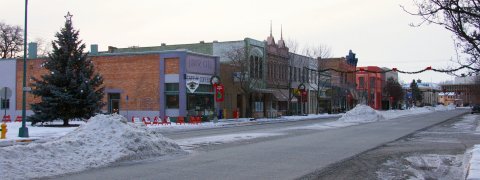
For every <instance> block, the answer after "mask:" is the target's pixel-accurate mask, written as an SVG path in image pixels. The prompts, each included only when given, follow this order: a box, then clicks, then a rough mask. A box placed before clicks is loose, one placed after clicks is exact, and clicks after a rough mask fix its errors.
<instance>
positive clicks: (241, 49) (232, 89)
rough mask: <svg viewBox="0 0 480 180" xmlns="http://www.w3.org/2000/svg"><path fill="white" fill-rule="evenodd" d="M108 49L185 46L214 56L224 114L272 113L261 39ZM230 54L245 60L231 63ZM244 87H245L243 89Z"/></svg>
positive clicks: (128, 49) (263, 47) (166, 48)
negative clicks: (236, 111)
mask: <svg viewBox="0 0 480 180" xmlns="http://www.w3.org/2000/svg"><path fill="white" fill-rule="evenodd" d="M108 49H109V50H108V52H102V53H118V52H136V53H142V52H149V51H165V50H175V49H186V50H188V51H192V52H196V53H201V54H208V55H214V56H218V57H219V61H220V66H221V68H220V71H221V72H220V79H222V82H223V84H224V85H225V100H224V102H222V103H220V108H221V109H222V110H225V111H226V112H227V113H226V114H227V115H231V114H232V113H231V112H233V111H235V110H238V111H239V113H240V117H247V111H250V110H251V111H252V112H251V114H252V117H255V118H260V117H270V116H271V115H274V113H272V93H273V90H270V89H268V88H267V83H266V82H267V78H266V76H267V71H268V69H267V63H266V59H267V54H266V50H265V43H264V42H263V41H258V40H254V39H251V38H245V39H243V40H238V41H225V42H218V41H213V42H204V41H200V42H199V43H192V44H176V45H166V44H163V43H162V44H161V46H152V47H129V48H116V47H109V48H108ZM232 56H237V57H240V56H241V58H242V60H243V62H245V64H243V65H244V67H239V66H238V64H237V65H232V61H234V60H232V58H235V57H232ZM239 68H240V69H239ZM243 72H245V73H246V74H245V76H244V77H248V78H244V79H242V82H240V81H239V78H238V77H239V74H241V73H243ZM243 80H245V81H243ZM242 87H244V88H242ZM245 87H249V88H245ZM246 90H248V92H247V93H246ZM275 116H276V114H275ZM227 117H229V116H227ZM230 117H231V116H230Z"/></svg>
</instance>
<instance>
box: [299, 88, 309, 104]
mask: <svg viewBox="0 0 480 180" xmlns="http://www.w3.org/2000/svg"><path fill="white" fill-rule="evenodd" d="M300 92H301V94H302V102H307V99H308V91H305V90H300Z"/></svg>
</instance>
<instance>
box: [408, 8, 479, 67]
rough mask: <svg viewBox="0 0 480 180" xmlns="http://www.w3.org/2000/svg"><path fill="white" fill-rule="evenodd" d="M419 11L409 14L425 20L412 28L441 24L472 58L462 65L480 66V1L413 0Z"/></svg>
mask: <svg viewBox="0 0 480 180" xmlns="http://www.w3.org/2000/svg"><path fill="white" fill-rule="evenodd" d="M413 2H414V4H415V6H416V7H417V9H416V10H414V11H410V10H407V9H406V8H405V7H403V6H402V8H403V9H404V10H405V12H407V13H409V14H411V15H415V16H419V17H421V19H422V21H421V22H420V23H418V24H412V26H421V25H423V24H437V25H440V26H443V27H445V28H446V29H447V30H449V31H451V32H452V33H454V34H455V36H456V39H457V40H456V41H455V44H456V48H458V49H459V50H460V52H462V53H465V54H467V55H468V56H469V58H467V59H466V60H459V62H460V63H461V64H462V65H469V66H470V65H474V66H476V67H480V47H479V45H480V32H479V31H480V0H448V1H445V0H413Z"/></svg>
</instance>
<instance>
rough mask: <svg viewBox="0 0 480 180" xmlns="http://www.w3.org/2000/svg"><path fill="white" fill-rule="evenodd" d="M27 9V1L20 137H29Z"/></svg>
mask: <svg viewBox="0 0 480 180" xmlns="http://www.w3.org/2000/svg"><path fill="white" fill-rule="evenodd" d="M27 7H28V0H25V31H24V36H25V37H24V39H23V86H22V87H23V88H22V127H20V129H19V131H18V137H28V128H27V126H26V119H27V117H26V113H25V107H26V99H27V94H26V91H27V81H26V77H27Z"/></svg>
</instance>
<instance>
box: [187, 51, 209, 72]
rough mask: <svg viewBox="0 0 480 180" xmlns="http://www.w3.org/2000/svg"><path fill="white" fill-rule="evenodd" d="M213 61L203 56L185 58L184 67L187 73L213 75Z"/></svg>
mask: <svg viewBox="0 0 480 180" xmlns="http://www.w3.org/2000/svg"><path fill="white" fill-rule="evenodd" d="M215 63H216V62H215V59H214V58H211V57H203V56H193V55H189V56H187V61H186V66H187V72H188V73H198V74H215V67H216V66H215Z"/></svg>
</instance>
